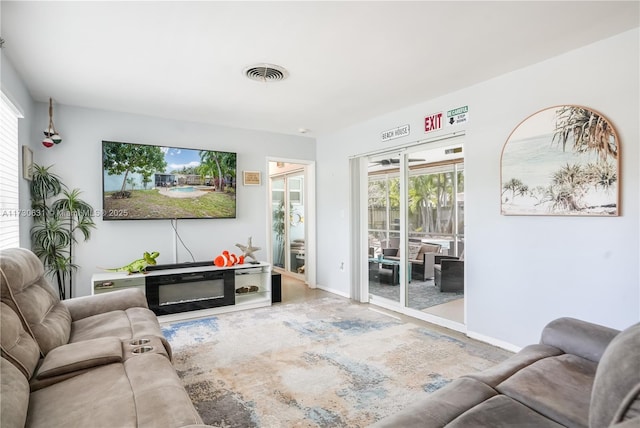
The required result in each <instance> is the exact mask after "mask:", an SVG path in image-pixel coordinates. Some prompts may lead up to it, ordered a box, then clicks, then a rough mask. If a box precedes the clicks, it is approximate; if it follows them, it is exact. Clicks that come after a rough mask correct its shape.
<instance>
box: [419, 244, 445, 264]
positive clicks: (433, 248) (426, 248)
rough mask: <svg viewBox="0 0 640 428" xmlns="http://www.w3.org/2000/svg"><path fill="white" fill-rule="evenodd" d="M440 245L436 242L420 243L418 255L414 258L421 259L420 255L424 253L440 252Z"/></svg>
mask: <svg viewBox="0 0 640 428" xmlns="http://www.w3.org/2000/svg"><path fill="white" fill-rule="evenodd" d="M440 248H441V247H440V245H438V244H422V245H421V246H420V250H419V251H418V255H417V257H416V259H418V260H422V255H423V254H424V253H439V252H440Z"/></svg>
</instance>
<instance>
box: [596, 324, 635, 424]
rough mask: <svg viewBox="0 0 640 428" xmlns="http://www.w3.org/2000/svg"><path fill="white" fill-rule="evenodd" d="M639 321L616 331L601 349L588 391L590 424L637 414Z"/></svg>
mask: <svg viewBox="0 0 640 428" xmlns="http://www.w3.org/2000/svg"><path fill="white" fill-rule="evenodd" d="M638 349H640V323H637V324H634V325H633V326H631V327H629V328H627V329H626V330H624V331H622V332H621V333H620V334H618V335H617V336H616V337H615V338H614V339H613V340H612V341H611V343H610V344H609V346H608V347H607V349H606V350H605V351H604V354H603V355H602V358H601V359H600V363H599V364H598V369H597V371H596V376H595V379H594V382H593V389H592V392H591V406H590V408H589V426H590V427H593V428H595V427H606V426H609V425H610V424H612V423H616V422H624V421H626V420H628V419H632V418H635V417H638V416H640V359H638Z"/></svg>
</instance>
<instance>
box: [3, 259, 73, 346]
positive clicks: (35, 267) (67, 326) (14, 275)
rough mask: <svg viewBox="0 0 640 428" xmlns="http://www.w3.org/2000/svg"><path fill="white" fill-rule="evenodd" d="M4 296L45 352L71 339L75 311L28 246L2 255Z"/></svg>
mask: <svg viewBox="0 0 640 428" xmlns="http://www.w3.org/2000/svg"><path fill="white" fill-rule="evenodd" d="M0 269H1V270H2V279H3V280H2V281H0V283H2V286H1V288H0V289H1V293H0V296H1V298H2V301H3V302H5V303H6V304H7V305H8V306H9V307H11V308H12V309H13V310H14V311H15V312H16V313H17V314H18V315H19V316H20V317H21V320H22V321H23V324H24V325H25V330H27V331H29V332H30V333H31V334H32V335H33V337H34V338H35V339H36V341H37V342H38V345H39V347H40V351H42V352H43V353H44V354H46V353H47V352H49V351H50V350H51V349H53V348H55V347H57V346H60V345H63V344H65V343H67V342H68V340H69V334H70V332H71V314H70V313H69V310H68V309H67V308H66V307H65V306H64V305H63V304H62V303H61V302H60V299H59V298H58V296H57V295H56V294H55V292H54V291H53V289H52V288H51V286H50V285H49V282H48V281H47V279H46V278H45V276H44V268H43V265H42V262H40V259H38V257H36V255H35V254H33V253H32V252H31V251H29V250H27V249H24V248H10V249H7V250H4V251H2V254H1V255H0Z"/></svg>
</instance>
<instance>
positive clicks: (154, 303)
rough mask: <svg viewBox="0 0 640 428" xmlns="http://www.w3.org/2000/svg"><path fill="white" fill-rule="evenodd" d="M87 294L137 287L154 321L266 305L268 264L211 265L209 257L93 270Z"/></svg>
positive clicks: (269, 287) (268, 302) (269, 293)
mask: <svg viewBox="0 0 640 428" xmlns="http://www.w3.org/2000/svg"><path fill="white" fill-rule="evenodd" d="M91 284H92V287H91V290H92V294H100V293H107V292H110V291H114V290H120V289H123V288H138V289H140V290H142V291H143V292H144V293H145V295H146V297H147V303H148V304H149V308H150V309H151V310H153V311H154V312H155V313H156V315H158V317H159V319H160V321H174V320H180V319H187V318H196V317H202V316H209V315H214V314H219V313H224V312H231V311H238V310H243V309H252V308H259V307H264V306H270V305H271V302H272V297H271V293H272V289H271V265H270V264H268V263H265V262H259V263H257V264H251V263H245V264H241V265H235V266H229V267H217V266H214V265H213V264H211V262H202V263H185V264H177V265H162V266H154V267H153V269H152V270H149V271H148V272H147V273H145V274H141V273H135V274H131V275H128V274H127V273H126V272H103V273H96V274H94V275H93V276H92V277H91Z"/></svg>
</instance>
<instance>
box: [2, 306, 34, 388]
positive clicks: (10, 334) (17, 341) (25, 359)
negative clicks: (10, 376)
mask: <svg viewBox="0 0 640 428" xmlns="http://www.w3.org/2000/svg"><path fill="white" fill-rule="evenodd" d="M0 352H1V355H2V358H6V359H7V360H8V361H10V362H11V363H12V364H13V365H14V366H16V367H17V368H18V369H19V370H20V371H21V372H22V374H23V375H24V376H25V378H26V379H31V376H32V375H33V372H34V371H35V369H36V366H37V365H38V360H39V359H40V349H39V348H38V344H37V343H36V341H35V340H34V339H33V337H31V336H30V335H29V333H27V332H26V331H25V330H24V328H22V321H21V320H20V318H19V317H18V314H16V313H15V312H14V311H13V310H12V309H11V308H10V307H9V306H7V305H5V304H4V303H2V302H0Z"/></svg>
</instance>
